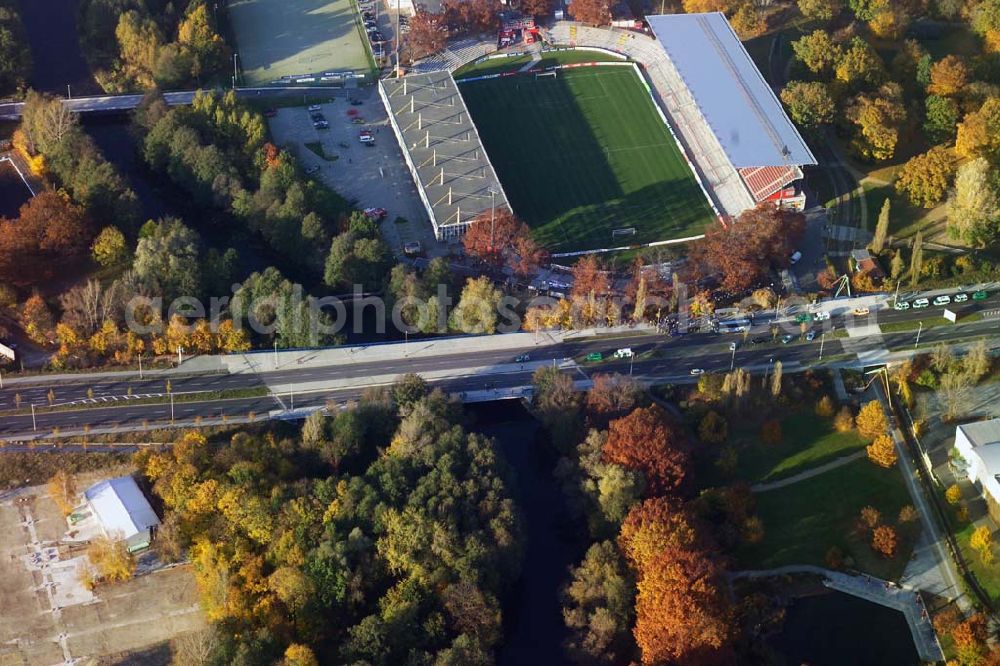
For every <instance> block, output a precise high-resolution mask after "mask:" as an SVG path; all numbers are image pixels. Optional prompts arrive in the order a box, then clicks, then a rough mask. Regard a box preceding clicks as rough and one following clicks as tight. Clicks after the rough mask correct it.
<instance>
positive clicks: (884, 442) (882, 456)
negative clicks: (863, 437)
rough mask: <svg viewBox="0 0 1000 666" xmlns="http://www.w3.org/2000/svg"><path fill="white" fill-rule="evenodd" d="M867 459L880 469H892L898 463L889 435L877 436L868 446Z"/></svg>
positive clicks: (894, 447) (894, 446)
mask: <svg viewBox="0 0 1000 666" xmlns="http://www.w3.org/2000/svg"><path fill="white" fill-rule="evenodd" d="M868 459H869V460H871V461H872V462H873V463H875V464H876V465H879V466H881V467H892V466H893V465H895V464H896V462H897V461H898V458H897V456H896V445H895V444H894V443H893V441H892V437H890V436H889V435H879V436H878V437H876V438H875V441H874V442H872V443H871V444H869V445H868Z"/></svg>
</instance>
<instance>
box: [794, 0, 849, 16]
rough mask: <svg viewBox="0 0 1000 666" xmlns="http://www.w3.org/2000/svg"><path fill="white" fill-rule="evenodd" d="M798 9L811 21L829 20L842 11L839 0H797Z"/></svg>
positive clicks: (842, 5)
mask: <svg viewBox="0 0 1000 666" xmlns="http://www.w3.org/2000/svg"><path fill="white" fill-rule="evenodd" d="M798 5H799V11H800V12H802V15H803V16H805V17H806V18H807V19H810V20H813V21H831V20H833V18H834V17H835V16H838V15H839V14H840V12H842V11H844V3H843V2H841V0H798Z"/></svg>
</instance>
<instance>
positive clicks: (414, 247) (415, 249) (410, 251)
mask: <svg viewBox="0 0 1000 666" xmlns="http://www.w3.org/2000/svg"><path fill="white" fill-rule="evenodd" d="M422 250H423V247H421V245H420V241H410V242H409V243H406V244H405V245H403V254H405V255H408V256H413V255H416V254H420V252H421V251H422Z"/></svg>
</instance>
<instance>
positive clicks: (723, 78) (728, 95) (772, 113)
mask: <svg viewBox="0 0 1000 666" xmlns="http://www.w3.org/2000/svg"><path fill="white" fill-rule="evenodd" d="M646 20H647V21H649V26H650V27H651V28H652V29H653V33H654V34H655V35H656V39H657V40H658V41H659V42H660V46H662V47H663V50H664V51H666V53H667V56H668V57H669V58H670V60H671V62H672V63H673V65H674V67H675V68H676V69H677V71H678V73H679V74H680V76H681V78H682V79H683V80H684V83H685V84H686V85H687V87H688V89H689V90H690V91H691V95H692V96H693V97H694V100H695V102H696V103H697V105H698V108H699V109H700V110H701V113H702V115H703V116H704V117H705V120H706V121H707V122H708V125H709V127H711V128H712V131H713V132H714V133H715V135H716V137H717V138H718V140H719V143H720V144H722V149H723V150H724V151H725V153H726V156H727V157H728V158H729V161H730V162H731V163H732V165H733V166H734V167H736V168H737V169H742V168H747V167H763V166H790V165H798V166H802V165H805V164H816V158H815V157H814V156H813V154H812V151H810V150H809V146H807V145H806V143H805V141H803V140H802V137H801V136H800V135H799V132H798V130H797V129H796V128H795V125H793V124H792V121H791V119H790V118H789V117H788V116H787V115H786V114H785V110H784V109H783V108H782V106H781V102H779V101H778V98H777V97H776V96H775V95H774V92H773V91H772V90H771V87H770V86H769V85H768V83H767V81H765V80H764V77H763V76H762V75H761V73H760V71H759V70H758V69H757V66H756V65H755V64H754V63H753V60H751V59H750V54H748V53H747V51H746V49H745V48H743V44H742V43H741V42H740V40H739V37H737V36H736V33H735V32H733V29H732V27H731V26H730V25H729V22H728V21H726V17H725V16H724V15H723V14H721V13H719V12H715V13H711V14H668V15H662V16H647V17H646Z"/></svg>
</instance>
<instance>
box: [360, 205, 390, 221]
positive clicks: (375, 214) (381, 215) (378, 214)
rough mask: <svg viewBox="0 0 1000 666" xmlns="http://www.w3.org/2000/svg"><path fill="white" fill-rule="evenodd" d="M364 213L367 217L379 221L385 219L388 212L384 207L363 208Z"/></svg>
mask: <svg viewBox="0 0 1000 666" xmlns="http://www.w3.org/2000/svg"><path fill="white" fill-rule="evenodd" d="M364 213H365V215H367V216H368V218H369V219H372V220H375V221H376V222H381V221H382V220H384V219H385V216H386V215H388V214H389V211H387V210H386V209H385V208H365V210H364Z"/></svg>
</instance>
